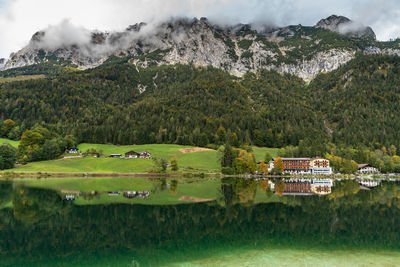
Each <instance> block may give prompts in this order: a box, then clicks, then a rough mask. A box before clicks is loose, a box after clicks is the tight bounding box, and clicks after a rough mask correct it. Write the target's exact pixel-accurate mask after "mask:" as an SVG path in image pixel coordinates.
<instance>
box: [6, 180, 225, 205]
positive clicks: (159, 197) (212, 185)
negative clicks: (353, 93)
mask: <svg viewBox="0 0 400 267" xmlns="http://www.w3.org/2000/svg"><path fill="white" fill-rule="evenodd" d="M173 180H174V179H172V178H169V179H164V181H165V184H164V185H165V186H164V187H163V186H161V184H162V180H161V179H156V178H71V179H69V178H66V179H58V178H52V179H18V180H15V181H14V182H15V183H17V184H24V185H25V186H28V187H35V188H44V189H51V190H55V191H58V192H59V193H60V194H61V195H63V193H62V191H63V190H64V191H65V190H67V191H79V192H82V193H90V192H93V191H95V192H96V195H94V196H92V197H83V196H78V197H77V198H76V200H75V202H74V203H75V204H77V205H97V204H111V203H130V204H147V205H171V204H182V203H192V202H196V201H205V200H208V201H210V200H215V199H216V198H217V197H218V194H219V190H220V187H221V182H220V180H218V179H201V180H198V179H188V178H179V179H176V180H175V181H176V183H177V184H176V186H175V187H173V186H171V185H172V184H173ZM109 191H113V192H115V191H120V192H122V191H151V194H150V197H149V198H146V199H141V198H133V199H128V198H125V197H123V196H122V194H121V195H119V196H109V195H108V194H107V192H109ZM64 194H65V193H64Z"/></svg>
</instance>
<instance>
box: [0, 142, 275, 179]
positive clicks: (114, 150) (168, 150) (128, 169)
mask: <svg viewBox="0 0 400 267" xmlns="http://www.w3.org/2000/svg"><path fill="white" fill-rule="evenodd" d="M1 140H6V139H0V143H1ZM13 142H15V141H13ZM17 144H18V142H15V143H14V144H13V145H14V146H16V145H17ZM78 148H79V150H80V151H82V152H85V151H86V150H88V149H89V148H95V149H96V150H97V151H100V150H102V151H103V154H104V155H105V156H109V155H110V154H122V155H124V154H125V153H126V152H128V151H130V150H134V151H136V152H140V151H149V152H150V153H151V156H152V157H153V158H165V159H167V160H168V161H170V160H171V159H172V158H173V157H176V158H178V166H179V172H204V173H209V172H219V171H220V163H219V154H218V152H217V151H216V150H207V151H199V152H192V153H182V152H181V151H180V150H181V149H185V148H193V147H192V146H181V145H171V144H150V145H133V146H115V145H103V144H80V145H79V146H78ZM253 151H254V153H255V156H256V160H257V161H260V160H262V159H263V158H264V155H265V152H267V151H269V152H270V153H271V155H272V156H274V157H276V156H277V155H278V152H279V149H276V148H260V147H253ZM153 168H154V162H153V160H151V159H119V158H92V157H85V158H71V159H58V160H49V161H40V162H32V163H29V164H27V165H24V166H18V167H17V168H15V169H12V170H11V171H16V172H42V173H46V172H49V173H50V172H63V173H69V172H71V173H77V172H88V173H147V172H150V171H151V170H152V169H153Z"/></svg>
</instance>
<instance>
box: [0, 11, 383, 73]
mask: <svg viewBox="0 0 400 267" xmlns="http://www.w3.org/2000/svg"><path fill="white" fill-rule="evenodd" d="M350 22H351V21H350V20H349V19H346V18H344V17H337V16H333V17H329V18H327V19H325V20H322V21H320V22H319V23H318V24H317V25H316V26H315V27H303V26H301V25H298V26H288V27H285V28H275V27H263V28H260V27H257V28H255V27H254V26H253V25H243V24H240V25H236V26H233V27H220V26H218V25H214V24H212V23H210V22H209V21H208V20H207V19H205V18H202V19H200V20H198V19H192V20H189V19H174V20H171V21H168V22H166V23H163V24H160V25H156V26H154V25H153V26H151V25H146V24H144V23H140V24H135V25H132V26H129V27H128V28H127V29H126V30H125V31H123V32H114V33H104V32H89V31H87V32H86V31H81V32H80V33H79V34H77V35H78V36H79V38H77V39H76V40H70V39H68V40H67V41H61V42H60V41H59V39H57V38H55V36H56V37H57V36H58V35H57V31H56V30H54V29H48V30H47V31H41V32H38V33H36V34H34V35H33V37H32V39H31V41H30V43H29V45H28V46H26V47H25V48H23V49H22V50H20V51H18V52H17V53H15V54H13V55H12V56H11V57H10V59H9V60H8V61H7V62H6V63H5V65H4V68H5V69H10V68H15V67H22V66H26V65H31V64H35V63H38V62H43V61H48V60H68V61H70V62H71V63H73V64H75V65H77V66H78V67H80V68H83V69H85V68H92V67H96V66H98V65H100V64H102V63H104V61H106V60H107V59H108V58H109V57H110V56H112V55H114V56H118V57H125V56H128V57H130V58H131V59H130V62H132V63H133V64H135V65H137V66H141V67H147V66H149V65H163V64H176V63H181V64H194V65H197V66H213V67H216V68H221V69H224V70H226V71H228V72H230V73H231V74H233V75H236V76H242V75H244V74H245V73H247V72H256V71H259V70H262V69H269V70H277V71H278V72H281V73H290V74H294V75H297V76H299V77H301V78H303V79H304V80H311V79H312V78H314V77H315V76H316V75H317V74H319V73H321V72H329V71H332V70H334V69H337V68H338V67H340V66H342V65H343V64H346V63H347V62H348V61H349V60H351V59H352V58H354V56H355V53H356V52H357V51H358V50H357V49H356V48H354V46H353V45H351V40H350V37H349V39H348V42H349V45H348V46H346V45H343V44H341V45H340V46H337V45H336V44H335V42H334V41H335V40H336V39H337V38H338V37H337V36H336V35H334V36H333V37H332V38H333V41H331V40H325V39H324V37H323V36H324V35H321V34H322V33H323V32H324V31H325V32H326V30H329V31H334V32H338V31H339V32H340V29H342V28H343V25H348V24H349V23H350ZM371 31H372V30H371ZM367 32H368V30H367ZM372 33H373V32H372ZM358 34H359V35H360V34H361V33H360V31H359V32H358ZM357 36H358V35H357ZM374 36H375V34H374ZM335 38H336V39H335ZM54 40H58V42H56V41H54ZM346 40H347V39H346ZM341 42H343V40H341Z"/></svg>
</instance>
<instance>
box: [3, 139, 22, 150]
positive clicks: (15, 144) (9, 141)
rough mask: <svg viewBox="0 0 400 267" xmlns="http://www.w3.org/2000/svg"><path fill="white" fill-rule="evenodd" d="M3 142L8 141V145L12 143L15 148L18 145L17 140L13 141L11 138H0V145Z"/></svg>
mask: <svg viewBox="0 0 400 267" xmlns="http://www.w3.org/2000/svg"><path fill="white" fill-rule="evenodd" d="M4 143H9V144H10V145H12V146H13V147H15V148H17V147H18V145H19V141H13V140H9V139H5V138H0V145H1V144H4Z"/></svg>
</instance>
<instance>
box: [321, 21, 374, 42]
mask: <svg viewBox="0 0 400 267" xmlns="http://www.w3.org/2000/svg"><path fill="white" fill-rule="evenodd" d="M315 28H322V29H325V30H329V31H332V32H337V33H341V34H346V35H350V36H352V37H357V38H361V37H370V38H373V39H374V40H375V39H376V35H375V33H374V31H373V30H372V28H371V27H367V26H364V25H362V24H360V23H357V22H354V21H352V20H350V19H349V18H346V17H343V16H337V15H331V16H329V17H327V18H326V19H321V20H320V21H319V22H318V23H317V24H316V25H315Z"/></svg>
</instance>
